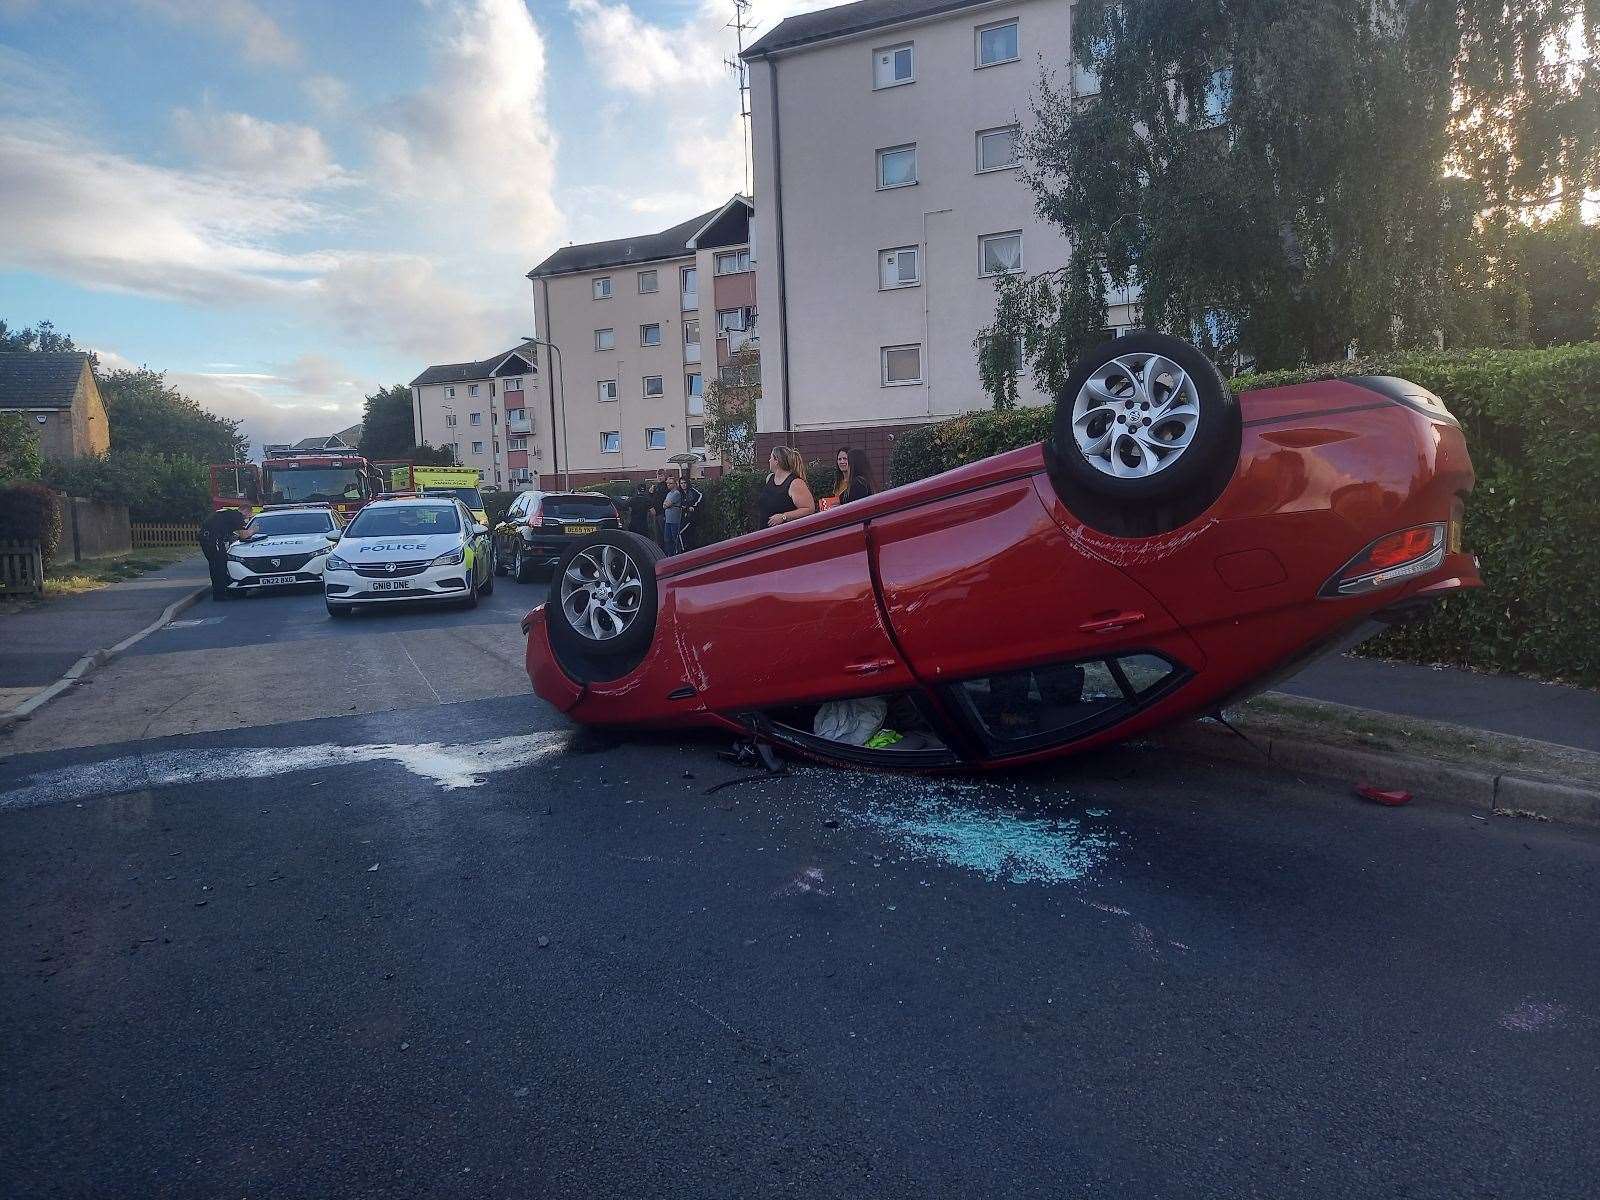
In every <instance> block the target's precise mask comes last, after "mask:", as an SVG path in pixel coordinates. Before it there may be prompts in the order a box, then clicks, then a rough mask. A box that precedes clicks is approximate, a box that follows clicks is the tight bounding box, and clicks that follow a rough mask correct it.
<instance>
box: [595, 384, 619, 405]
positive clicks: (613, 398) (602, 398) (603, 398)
mask: <svg viewBox="0 0 1600 1200" xmlns="http://www.w3.org/2000/svg"><path fill="white" fill-rule="evenodd" d="M607 385H610V392H611V394H610V395H609V396H608V395H606V394H605V393H606V390H607ZM594 386H595V395H596V396H597V398H598V402H599V403H601V404H615V403H616V402H617V394H618V393H617V381H616V380H615V379H597V380H595V385H594Z"/></svg>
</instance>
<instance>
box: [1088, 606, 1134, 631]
mask: <svg viewBox="0 0 1600 1200" xmlns="http://www.w3.org/2000/svg"><path fill="white" fill-rule="evenodd" d="M1142 620H1144V614H1143V613H1142V612H1133V611H1131V610H1130V611H1128V612H1119V613H1107V614H1106V615H1105V616H1100V617H1095V618H1094V619H1093V620H1092V621H1085V622H1084V623H1083V624H1082V625H1079V626H1078V631H1079V632H1080V633H1115V632H1116V631H1117V630H1119V629H1126V628H1127V627H1128V626H1130V625H1137V624H1138V623H1139V622H1140V621H1142Z"/></svg>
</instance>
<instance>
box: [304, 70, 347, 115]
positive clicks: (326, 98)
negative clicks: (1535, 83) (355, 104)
mask: <svg viewBox="0 0 1600 1200" xmlns="http://www.w3.org/2000/svg"><path fill="white" fill-rule="evenodd" d="M300 89H301V90H302V91H303V92H304V93H305V95H306V99H307V100H309V101H311V104H312V106H313V107H314V108H315V109H316V110H317V111H318V112H319V113H321V114H322V115H323V116H324V117H341V116H343V115H344V114H345V112H346V111H348V109H349V107H350V85H349V84H348V83H346V82H345V81H344V80H342V79H336V78H335V77H334V76H332V75H312V76H310V77H309V78H307V79H305V80H304V81H302V82H301V84H300Z"/></svg>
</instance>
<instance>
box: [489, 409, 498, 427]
mask: <svg viewBox="0 0 1600 1200" xmlns="http://www.w3.org/2000/svg"><path fill="white" fill-rule="evenodd" d="M489 424H491V425H498V424H500V414H499V413H497V412H495V411H494V410H493V409H490V410H489Z"/></svg>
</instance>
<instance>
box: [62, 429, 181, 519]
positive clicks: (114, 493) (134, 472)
mask: <svg viewBox="0 0 1600 1200" xmlns="http://www.w3.org/2000/svg"><path fill="white" fill-rule="evenodd" d="M44 482H45V483H47V484H49V485H50V486H51V487H54V488H58V489H60V490H61V491H64V492H67V493H69V494H70V495H73V496H86V497H88V498H89V499H91V500H104V501H108V502H110V503H113V504H126V505H127V506H128V510H129V515H130V516H131V517H132V518H133V519H134V520H135V521H196V520H199V519H200V518H201V517H203V516H204V515H205V514H206V512H207V511H208V510H209V509H210V507H211V499H210V496H211V480H210V474H209V472H207V470H206V466H205V463H204V462H203V461H202V460H199V459H195V458H192V457H190V456H189V455H186V454H170V455H169V454H162V453H158V452H156V451H152V450H123V449H119V448H117V447H115V446H113V447H112V449H111V450H110V451H109V452H108V453H106V454H101V455H86V456H84V457H82V458H73V459H50V460H47V461H46V462H45V464H44Z"/></svg>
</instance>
